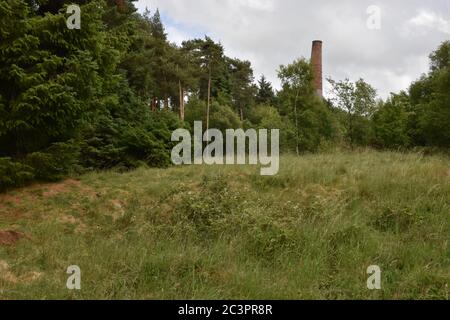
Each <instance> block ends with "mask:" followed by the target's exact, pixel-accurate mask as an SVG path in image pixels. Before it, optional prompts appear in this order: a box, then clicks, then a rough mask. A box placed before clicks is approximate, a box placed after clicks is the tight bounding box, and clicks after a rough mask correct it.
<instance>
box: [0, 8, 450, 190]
mask: <svg viewBox="0 0 450 320" xmlns="http://www.w3.org/2000/svg"><path fill="white" fill-rule="evenodd" d="M73 3H75V4H78V5H79V6H80V7H81V11H82V25H81V29H80V30H70V29H68V28H67V26H66V19H67V17H68V14H67V13H66V8H67V6H68V5H69V4H73ZM274 67H275V66H274ZM278 74H279V78H280V81H281V89H280V90H278V91H277V90H274V88H273V86H272V84H271V83H270V82H269V81H267V79H266V78H265V77H264V76H260V77H259V78H257V79H255V75H254V73H253V70H252V66H251V63H250V62H249V61H243V60H240V59H238V58H232V57H228V56H226V55H225V53H224V48H223V46H222V45H221V44H220V43H217V42H216V41H214V40H213V39H211V38H209V37H205V38H204V39H193V40H187V41H184V42H183V43H182V44H181V45H180V46H178V45H176V44H173V43H170V42H169V41H168V38H167V34H166V32H165V29H164V25H163V23H162V22H161V17H160V14H159V12H158V10H156V9H152V10H151V11H148V10H147V11H146V12H145V13H144V14H140V13H138V12H137V10H136V8H135V6H134V5H133V1H130V0H93V1H88V0H71V1H63V0H52V1H49V0H5V1H1V2H0V190H5V189H7V188H10V187H15V186H20V185H23V184H26V183H28V182H30V181H34V180H45V181H48V180H50V181H52V180H57V179H61V178H63V177H65V176H67V175H68V174H70V173H73V172H75V173H76V172H85V171H88V170H100V169H110V168H115V169H119V170H128V169H132V168H136V167H138V166H141V165H148V166H156V167H165V166H168V165H170V163H171V162H170V150H171V149H172V147H173V143H172V142H171V133H172V131H173V130H175V129H177V128H182V127H185V128H188V129H189V128H191V127H192V126H193V123H194V121H203V122H204V124H206V128H218V129H221V130H225V129H226V128H244V129H247V128H267V129H272V128H277V129H280V133H281V136H280V145H281V151H282V152H285V153H296V154H303V153H311V152H320V151H326V150H327V149H330V148H336V146H338V147H339V148H349V149H352V148H359V147H372V148H379V149H396V150H397V149H400V150H406V149H409V148H416V147H424V148H427V149H444V150H445V149H446V150H448V148H449V147H450V42H444V43H442V44H441V45H440V46H439V48H437V49H436V51H435V52H433V53H432V54H431V55H430V70H429V72H428V73H427V74H424V75H423V76H422V77H421V78H420V79H418V80H417V81H415V82H414V83H412V84H411V86H410V88H409V89H408V90H407V91H405V92H400V93H393V94H391V97H390V98H389V99H387V100H386V101H382V100H381V99H378V98H377V93H376V90H375V89H374V88H373V87H372V86H371V85H370V84H368V83H366V82H365V81H364V80H363V79H360V80H358V81H356V82H351V81H349V80H348V79H344V80H333V79H328V81H329V82H330V84H331V87H332V88H333V92H332V94H331V95H330V96H332V97H333V98H331V99H329V100H324V99H322V98H320V97H318V96H317V95H316V94H315V90H314V87H313V73H312V69H311V65H310V62H309V60H307V59H304V58H300V59H297V60H295V61H293V62H292V63H291V64H289V65H285V66H280V67H279V70H278Z"/></svg>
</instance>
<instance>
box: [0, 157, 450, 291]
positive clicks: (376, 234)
mask: <svg viewBox="0 0 450 320" xmlns="http://www.w3.org/2000/svg"><path fill="white" fill-rule="evenodd" d="M259 173H260V172H259V168H258V167H256V166H184V167H172V168H169V169H148V168H140V169H138V170H135V171H132V172H128V173H117V172H101V173H89V174H85V175H83V176H81V177H77V178H76V180H77V181H75V180H69V181H65V182H62V183H58V184H53V185H35V186H32V187H28V188H24V189H19V190H15V191H11V192H9V193H7V194H5V195H1V196H0V230H17V231H20V232H23V233H24V234H26V235H28V236H29V239H27V238H24V239H22V240H20V241H19V242H18V243H17V244H16V245H14V246H0V298H1V299H449V283H450V160H449V158H448V157H445V156H423V155H420V154H413V153H406V154H405V153H395V152H375V151H367V152H361V153H347V154H346V153H334V154H320V155H306V156H302V157H295V156H284V157H282V159H281V164H280V172H279V174H278V175H276V176H273V177H263V176H260V174H259ZM70 265H78V266H79V267H80V268H81V271H82V282H81V285H82V289H81V290H79V291H77V290H75V291H71V290H68V289H67V288H66V280H67V277H68V276H69V275H68V274H66V270H67V267H68V266H70ZM370 265H378V266H380V267H381V270H382V290H375V291H371V290H368V289H367V286H366V281H367V278H368V275H367V274H366V270H367V267H368V266H370Z"/></svg>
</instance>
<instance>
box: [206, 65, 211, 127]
mask: <svg viewBox="0 0 450 320" xmlns="http://www.w3.org/2000/svg"><path fill="white" fill-rule="evenodd" d="M210 105H211V68H209V77H208V102H207V104H206V130H208V129H209V108H210Z"/></svg>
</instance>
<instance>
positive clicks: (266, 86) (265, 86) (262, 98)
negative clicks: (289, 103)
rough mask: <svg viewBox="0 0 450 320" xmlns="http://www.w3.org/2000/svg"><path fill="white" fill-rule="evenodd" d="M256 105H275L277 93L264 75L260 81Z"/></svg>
mask: <svg viewBox="0 0 450 320" xmlns="http://www.w3.org/2000/svg"><path fill="white" fill-rule="evenodd" d="M256 103H258V104H267V105H273V104H274V103H275V93H274V90H273V88H272V84H271V83H270V82H269V81H267V79H266V77H265V76H264V75H262V76H261V78H260V79H259V80H258V93H257V95H256Z"/></svg>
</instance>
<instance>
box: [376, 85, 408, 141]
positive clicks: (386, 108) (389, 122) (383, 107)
mask: <svg viewBox="0 0 450 320" xmlns="http://www.w3.org/2000/svg"><path fill="white" fill-rule="evenodd" d="M408 104H409V100H408V96H407V95H406V93H404V92H403V93H402V94H400V95H395V94H393V95H392V96H391V98H390V99H389V100H388V101H387V102H385V103H381V104H380V106H379V108H378V110H377V111H376V112H375V113H374V116H373V126H374V128H373V130H374V136H375V137H374V139H375V142H374V144H375V145H376V146H377V147H379V148H390V149H396V148H406V147H408V146H409V145H410V137H409V135H408V120H409V118H410V114H409V113H408Z"/></svg>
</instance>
